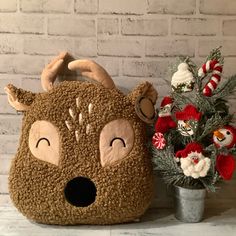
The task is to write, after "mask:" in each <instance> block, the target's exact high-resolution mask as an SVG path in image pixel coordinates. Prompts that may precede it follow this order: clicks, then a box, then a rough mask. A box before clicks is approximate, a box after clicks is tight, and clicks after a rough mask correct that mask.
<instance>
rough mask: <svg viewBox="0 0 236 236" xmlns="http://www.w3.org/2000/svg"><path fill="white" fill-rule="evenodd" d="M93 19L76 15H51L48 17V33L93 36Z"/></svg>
mask: <svg viewBox="0 0 236 236" xmlns="http://www.w3.org/2000/svg"><path fill="white" fill-rule="evenodd" d="M95 31H96V29H95V20H93V19H91V20H90V19H81V18H78V17H63V18H61V17H51V18H49V19H48V34H50V35H66V36H82V37H86V36H95Z"/></svg>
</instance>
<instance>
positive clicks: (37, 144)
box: [36, 138, 50, 148]
mask: <svg viewBox="0 0 236 236" xmlns="http://www.w3.org/2000/svg"><path fill="white" fill-rule="evenodd" d="M42 140H45V141H46V142H47V143H48V146H50V142H49V140H48V139H47V138H40V139H39V140H38V142H37V143H36V148H37V147H38V146H39V143H40V142H41V141H42Z"/></svg>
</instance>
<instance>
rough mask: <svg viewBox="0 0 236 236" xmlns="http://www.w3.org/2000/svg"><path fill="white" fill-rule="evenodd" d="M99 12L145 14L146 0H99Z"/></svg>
mask: <svg viewBox="0 0 236 236" xmlns="http://www.w3.org/2000/svg"><path fill="white" fill-rule="evenodd" d="M99 12H101V13H109V14H110V13H114V14H137V15H140V14H144V13H145V12H146V1H144V0H129V1H127V0H119V1H117V0H99Z"/></svg>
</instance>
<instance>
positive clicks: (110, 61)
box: [94, 57, 119, 76]
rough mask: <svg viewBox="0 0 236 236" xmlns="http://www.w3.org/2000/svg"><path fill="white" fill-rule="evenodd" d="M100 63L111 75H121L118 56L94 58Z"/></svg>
mask: <svg viewBox="0 0 236 236" xmlns="http://www.w3.org/2000/svg"><path fill="white" fill-rule="evenodd" d="M94 61H96V62H97V63H98V64H100V65H101V66H102V67H103V68H104V69H105V70H106V71H107V72H108V74H109V75H110V76H118V75H119V60H118V59H117V58H112V57H108V58H101V57H99V58H96V59H94Z"/></svg>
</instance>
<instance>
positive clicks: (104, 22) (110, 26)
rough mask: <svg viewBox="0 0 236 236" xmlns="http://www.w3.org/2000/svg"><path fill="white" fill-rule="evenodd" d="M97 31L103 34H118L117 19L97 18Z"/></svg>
mask: <svg viewBox="0 0 236 236" xmlns="http://www.w3.org/2000/svg"><path fill="white" fill-rule="evenodd" d="M97 32H98V34H103V35H114V34H119V19H117V18H99V19H98V28H97Z"/></svg>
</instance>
